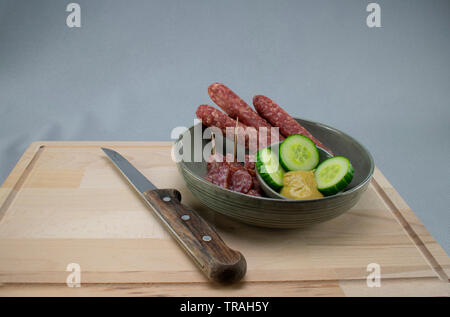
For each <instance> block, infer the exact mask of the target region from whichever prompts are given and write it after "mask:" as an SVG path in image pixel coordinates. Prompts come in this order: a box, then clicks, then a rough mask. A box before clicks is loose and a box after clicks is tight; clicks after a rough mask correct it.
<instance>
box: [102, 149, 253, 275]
mask: <svg viewBox="0 0 450 317" xmlns="http://www.w3.org/2000/svg"><path fill="white" fill-rule="evenodd" d="M102 150H103V152H104V153H105V154H106V155H107V156H108V158H109V159H110V160H111V162H112V163H113V164H114V166H115V167H116V168H117V169H118V170H119V171H120V173H121V174H122V175H123V176H124V177H125V178H126V179H127V181H128V182H129V183H130V184H131V185H132V186H133V188H134V189H135V190H136V191H137V192H138V193H139V194H140V195H141V196H142V198H143V199H144V201H145V202H146V203H147V205H149V206H150V207H151V208H152V210H153V211H154V213H155V215H156V216H157V217H158V218H159V220H160V221H161V223H162V225H163V226H164V227H165V228H166V230H168V232H169V233H170V234H171V235H172V237H173V238H174V239H175V240H176V241H177V242H178V243H179V244H180V246H181V247H183V249H184V250H185V251H186V252H187V254H188V255H189V256H190V257H191V258H192V259H193V260H194V262H195V263H196V264H197V265H198V267H199V268H200V269H201V271H202V272H203V273H204V274H205V275H206V277H207V278H208V279H210V280H212V281H215V282H219V283H234V282H237V281H239V280H241V279H242V278H243V277H244V275H245V273H246V270H247V263H246V261H245V258H244V256H243V255H242V254H241V253H240V252H239V251H236V250H233V249H231V248H230V247H228V246H227V245H226V244H225V242H224V241H223V240H222V238H221V237H220V236H219V234H218V233H217V232H216V231H215V230H214V228H213V227H211V226H210V225H209V224H208V223H207V222H206V221H205V220H204V219H203V218H202V217H201V216H200V215H199V214H198V213H197V212H195V211H194V210H192V209H190V208H188V207H186V206H185V205H183V204H181V193H180V192H179V191H178V190H176V189H173V188H169V189H158V188H157V187H156V186H155V185H154V184H153V183H152V182H151V181H150V180H149V179H147V178H146V177H145V176H144V175H143V174H142V173H141V172H140V171H139V170H138V169H136V168H135V167H134V166H133V165H132V164H131V163H130V162H129V161H128V160H127V159H126V158H124V157H123V156H122V155H120V154H119V153H117V152H116V151H114V150H111V149H107V148H102Z"/></svg>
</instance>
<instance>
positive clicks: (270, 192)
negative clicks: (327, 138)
mask: <svg viewBox="0 0 450 317" xmlns="http://www.w3.org/2000/svg"><path fill="white" fill-rule="evenodd" d="M317 149H318V150H319V164H320V163H322V162H323V161H325V160H326V159H327V158H329V157H332V155H331V154H330V153H328V152H327V151H325V150H324V149H322V148H321V147H317ZM256 178H257V179H258V182H259V184H260V185H261V188H262V189H263V191H264V193H265V194H266V195H267V196H269V197H272V198H276V199H285V200H292V199H290V198H287V197H285V196H283V195H281V194H280V193H278V192H277V191H276V190H274V189H272V188H271V187H270V186H269V185H268V184H267V183H266V182H265V181H264V179H263V178H262V177H261V175H259V173H258V171H256Z"/></svg>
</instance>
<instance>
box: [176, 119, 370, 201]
mask: <svg viewBox="0 0 450 317" xmlns="http://www.w3.org/2000/svg"><path fill="white" fill-rule="evenodd" d="M296 120H297V121H298V122H299V123H300V124H301V125H303V126H304V127H305V128H306V129H307V130H308V131H310V132H311V134H312V135H314V136H315V137H316V138H317V139H319V140H320V141H321V142H322V143H323V144H324V145H325V146H327V147H328V148H330V149H331V150H332V151H333V152H334V155H336V156H337V155H342V156H345V157H347V158H348V159H349V160H350V162H351V163H352V165H353V168H354V170H355V171H354V177H353V180H352V182H351V183H350V184H349V185H348V186H347V188H346V189H345V190H344V192H342V193H341V194H345V193H347V192H352V191H354V190H357V189H358V188H359V187H362V186H363V185H364V184H365V183H367V182H368V181H369V179H370V177H371V176H372V174H373V170H374V163H373V159H372V156H371V155H370V153H369V152H368V151H367V150H366V149H365V148H364V147H363V146H362V145H361V144H360V143H359V142H358V141H356V140H355V139H354V138H352V137H350V136H349V135H347V134H345V133H343V132H341V131H339V130H337V129H335V128H332V127H329V126H327V125H324V124H321V123H317V122H313V121H308V120H303V119H296ZM215 143H216V151H217V152H220V153H222V154H226V153H233V147H234V142H233V141H232V140H229V139H227V138H222V137H220V136H217V137H216V138H215ZM185 145H187V146H189V151H187V150H186V148H185ZM174 149H175V151H176V152H177V155H178V156H179V157H180V158H179V159H178V160H179V161H180V162H179V164H180V167H181V168H182V169H183V170H184V171H185V172H187V173H189V174H191V175H192V176H193V177H194V178H195V179H196V181H198V182H202V183H208V184H210V186H214V187H218V186H217V185H214V184H212V183H209V182H207V181H206V180H204V179H203V177H204V176H205V175H206V173H207V167H206V161H205V160H204V159H203V157H204V155H203V153H210V152H211V139H210V130H209V129H207V128H206V127H205V126H203V125H202V124H201V123H199V124H197V125H195V126H192V127H191V128H189V129H188V130H186V132H185V133H184V134H183V135H182V136H181V137H180V139H179V140H178V141H177V142H176V144H175V147H174ZM199 151H200V153H202V154H201V155H198V153H199ZM196 153H197V154H196ZM245 153H246V150H245V148H244V147H243V146H240V145H237V154H238V155H237V156H238V160H239V161H243V157H244V155H245ZM320 154H321V161H322V160H323V159H325V158H326V157H328V156H329V154H328V153H327V152H325V151H323V150H322V151H320ZM223 190H225V191H229V190H227V189H223ZM233 193H234V192H233ZM236 194H237V195H242V194H240V193H236ZM245 196H247V195H245ZM272 197H273V196H272ZM330 197H333V196H328V197H324V198H320V199H321V200H325V199H328V198H330ZM251 198H253V199H267V198H261V197H256V196H251ZM278 199H279V198H278ZM286 201H288V200H286Z"/></svg>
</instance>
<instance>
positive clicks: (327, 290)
mask: <svg viewBox="0 0 450 317" xmlns="http://www.w3.org/2000/svg"><path fill="white" fill-rule="evenodd" d="M171 146H172V143H169V142H36V143H33V144H32V145H31V146H30V147H29V148H28V150H27V151H26V152H25V154H24V155H23V157H22V158H21V159H20V160H19V162H18V163H17V165H16V167H15V168H14V169H13V171H12V172H11V174H10V175H9V177H8V178H7V179H6V181H5V182H4V184H3V186H2V187H1V188H0V295H1V296H15V295H37V296H45V295H57V296H61V295H62V296H65V295H67V296H79V295H81V296H91V295H101V296H114V295H121V296H123V295H132V296H136V295H152V296H160V295H165V296H170V295H174V296H379V295H381V296H390V295H395V296H404V295H405V296H407V295H415V296H448V295H450V284H449V275H450V259H449V257H448V255H447V254H446V253H445V252H444V250H443V249H442V248H441V247H440V246H439V244H438V243H437V242H436V241H435V240H434V239H433V237H432V236H431V235H430V234H429V232H428V231H427V230H426V228H425V227H424V226H423V224H422V223H421V222H420V221H419V220H418V218H417V217H416V216H415V215H414V213H413V212H412V211H411V209H410V208H409V207H408V206H407V204H406V203H405V202H404V201H403V199H402V198H401V197H400V196H399V194H398V193H397V192H396V191H395V189H394V188H393V187H392V186H391V185H390V184H389V182H388V181H387V180H386V178H385V177H384V176H383V175H382V174H381V172H380V171H379V170H376V171H375V174H374V178H373V180H372V183H371V185H370V187H369V189H368V190H367V191H366V193H365V194H364V195H363V197H362V199H361V201H360V202H359V203H358V204H357V205H356V206H355V207H354V208H353V209H352V210H351V211H349V212H348V213H346V214H344V215H342V216H340V217H338V218H336V219H334V220H332V221H329V222H326V223H323V224H320V225H316V226H314V227H311V228H307V229H295V230H293V229H290V230H275V229H264V228H257V227H252V226H248V225H245V224H242V223H239V222H236V221H234V220H232V219H229V218H226V217H224V216H221V215H219V214H217V213H214V212H213V211H211V210H209V209H208V208H206V207H205V206H203V205H201V203H200V202H199V201H198V200H196V199H195V197H193V196H192V194H191V193H190V192H189V191H188V190H187V189H186V187H185V186H184V183H183V180H182V178H181V176H180V175H179V174H178V171H177V169H176V166H175V164H174V162H172V160H171V156H170V149H171ZM100 147H109V148H112V149H115V150H117V151H119V152H120V153H121V154H123V155H124V156H125V157H126V158H127V159H129V160H130V161H131V162H132V164H134V165H135V166H136V167H137V168H138V169H140V170H141V171H142V172H143V173H144V174H145V175H146V176H147V177H148V178H149V179H151V181H152V182H153V183H154V184H155V185H156V186H158V187H160V188H163V187H174V188H177V189H178V190H180V191H181V193H182V195H183V202H184V203H185V204H187V205H189V206H190V207H192V208H194V209H195V210H197V211H198V212H199V213H200V214H201V215H203V216H204V218H205V219H206V220H207V221H208V222H210V223H211V224H212V225H214V226H215V227H216V228H217V230H218V231H219V233H220V234H221V235H222V237H223V239H224V240H225V241H226V242H227V243H228V245H229V246H230V247H232V248H234V249H237V250H239V251H241V252H242V253H243V254H244V255H245V257H246V259H247V264H248V272H247V276H246V278H245V280H244V281H243V282H241V283H239V284H237V285H234V286H231V287H223V286H218V285H213V284H211V283H209V282H208V281H207V280H206V279H205V277H204V276H203V275H202V274H201V273H200V271H199V270H198V269H197V268H196V266H195V265H194V264H193V263H192V262H191V260H190V259H189V258H188V257H187V256H186V254H185V253H184V252H183V251H182V249H181V248H180V247H179V246H178V245H177V244H176V242H175V241H173V240H172V238H171V237H170V236H169V235H168V234H167V233H166V232H165V231H164V229H163V228H162V227H161V226H160V224H159V222H158V221H157V219H156V218H155V216H153V214H152V212H151V211H150V210H149V209H148V208H147V207H146V205H145V204H144V203H143V202H142V201H141V199H140V197H139V196H138V195H137V194H136V193H135V192H134V190H133V189H132V188H131V186H130V185H128V184H127V183H126V182H125V181H124V179H123V177H122V176H121V175H120V174H119V172H118V171H117V170H116V169H115V168H114V167H113V166H112V164H111V163H110V162H109V160H108V159H107V158H106V157H105V155H104V153H103V152H102V151H101V150H100ZM70 263H77V264H79V265H80V268H81V287H79V288H69V287H68V286H67V285H66V279H67V277H68V275H69V274H70V273H71V272H68V271H66V268H67V266H68V265H69V264H70ZM371 263H376V264H379V265H380V270H381V287H368V286H367V276H368V275H369V274H370V272H368V271H367V266H368V265H369V264H371Z"/></svg>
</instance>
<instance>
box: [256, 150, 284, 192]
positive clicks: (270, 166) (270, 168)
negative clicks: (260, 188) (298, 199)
mask: <svg viewBox="0 0 450 317" xmlns="http://www.w3.org/2000/svg"><path fill="white" fill-rule="evenodd" d="M256 169H257V170H258V173H259V175H261V178H262V179H263V180H264V181H265V182H266V183H267V185H269V186H270V187H271V188H273V189H275V190H277V191H278V190H280V189H281V188H282V187H283V176H284V170H283V169H282V168H281V165H280V162H279V160H278V155H276V154H275V153H274V152H273V151H272V149H271V148H268V147H266V148H264V149H261V150H259V151H258V153H257V154H256Z"/></svg>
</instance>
